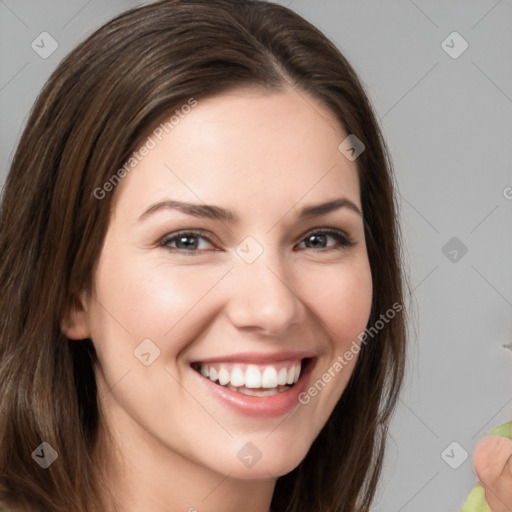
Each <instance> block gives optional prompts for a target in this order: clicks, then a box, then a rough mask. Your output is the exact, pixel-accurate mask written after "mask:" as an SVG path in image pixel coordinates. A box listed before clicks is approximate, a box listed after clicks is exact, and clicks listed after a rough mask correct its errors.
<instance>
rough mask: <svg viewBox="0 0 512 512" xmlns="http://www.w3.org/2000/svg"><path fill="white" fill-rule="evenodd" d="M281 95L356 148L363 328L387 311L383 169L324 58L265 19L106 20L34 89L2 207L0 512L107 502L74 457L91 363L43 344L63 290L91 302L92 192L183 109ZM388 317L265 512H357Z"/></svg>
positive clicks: (96, 241)
mask: <svg viewBox="0 0 512 512" xmlns="http://www.w3.org/2000/svg"><path fill="white" fill-rule="evenodd" d="M286 85H290V86H292V87H294V88H295V89H296V90H297V91H298V92H300V93H307V94H309V95H311V96H313V97H315V98H317V99H319V100H321V101H322V102H323V103H324V104H325V105H326V106H327V107H328V108H330V110H331V111H332V112H333V113H334V114H335V115H336V117H337V119H338V120H339V122H340V123H341V125H342V126H343V128H344V130H345V131H346V132H347V133H349V134H354V135H355V136H356V137H357V138H358V139H360V140H361V141H362V142H363V143H364V145H365V150H364V152H363V153H362V154H361V155H360V156H359V157H358V159H357V162H356V163H357V168H358V174H359V181H360V190H361V202H362V208H363V217H364V227H365V238H366V245H367V251H368V257H369V262H370V268H371V274H372V280H373V298H372V308H371V315H370V319H369V322H368V326H373V325H375V324H376V323H377V322H378V321H379V319H380V318H381V316H382V314H383V313H385V312H386V311H388V310H389V309H390V308H391V307H392V306H393V305H395V306H396V305H397V304H398V305H400V308H402V306H403V288H404V280H403V277H402V273H401V272H402V271H401V263H400V260H401V256H400V232H399V227H398V224H397V211H396V204H395V196H394V186H393V180H394V178H393V174H392V168H391V163H390V159H389V157H388V153H387V151H386V147H385V144H384V141H383V139H382V136H381V132H380V130H379V127H378V124H377V122H376V120H375V117H374V114H373V112H372V108H371V105H370V103H369V101H368V98H367V96H366V94H365V92H364V88H363V86H362V85H361V83H360V81H359V79H358V77H357V76H356V74H355V72H354V70H353V69H352V67H351V66H350V65H349V63H348V62H347V61H346V59H345V58H344V57H343V55H342V54H341V53H340V51H339V50H338V49H337V48H336V47H335V46H334V45H333V44H332V43H331V42H330V41H329V40H328V39H327V38H326V37H325V36H324V35H323V34H322V33H321V32H320V31H319V30H318V29H316V28H315V27H314V26H312V25H311V24H310V23H309V22H307V21H306V20H304V19H303V18H301V17H300V16H299V15H297V14H295V13H294V12H292V11H291V10H289V9H287V8H285V7H282V6H279V5H277V4H273V3H270V2H265V1H257V0H181V1H178V0H164V1H162V2H158V3H154V4H152V5H148V6H144V7H141V8H137V9H133V10H130V11H127V12H125V13H123V14H121V15H120V16H118V17H116V18H115V19H113V20H112V21H110V22H109V23H107V24H106V25H104V26H103V27H101V28H100V29H99V30H97V31H96V32H95V33H93V34H92V35H91V36H89V37H88V38H87V39H86V40H85V41H84V42H83V43H81V44H80V45H79V46H78V47H77V48H76V49H75V50H73V51H72V52H71V53H70V54H69V55H68V56H67V57H66V58H65V59H64V60H63V61H62V62H61V64H60V65H59V66H58V67H57V69H56V70H55V71H54V73H53V74H52V75H51V77H50V78H49V80H48V82H47V83H46V85H45V87H44V89H43V90H42V92H41V94H40V96H39V98H38V99H37V101H36V103H35V105H34V107H33V110H32V113H31V116H30V118H29V120H28V123H27V126H26V129H25V130H24V133H23V135H22V137H21V140H20V142H19V145H18V148H17V150H16V153H15V155H14V158H13V162H12V166H11V169H10V172H9V174H8V176H7V180H6V183H5V187H4V191H3V197H2V204H1V210H0V290H1V295H0V396H1V403H0V414H1V419H0V421H1V429H0V503H1V504H2V506H4V507H6V508H7V509H8V510H9V511H10V510H16V511H18V510H20V511H27V512H28V511H31V512H34V511H45V512H48V511H52V512H53V511H58V512H61V511H62V512H69V511H70V510H72V511H78V512H90V511H92V510H100V501H99V500H100V498H99V489H103V488H106V487H108V482H106V481H105V479H104V476H103V474H102V472H101V471H100V470H99V469H98V466H96V465H95V464H94V460H93V458H92V456H91V453H92V452H93V448H94V447H95V446H96V444H97V442H98V437H99V436H98V432H99V428H100V426H101V422H102V415H101V413H100V411H99V408H98V399H97V389H96V382H95V378H94V372H93V368H94V364H95V362H96V354H95V351H94V347H93V345H92V343H91V340H88V339H87V340H81V341H73V342H70V340H68V339H67V338H66V337H65V336H64V335H63V334H62V332H61V329H60V324H61V320H62V318H63V317H64V315H65V314H66V313H67V312H68V311H69V308H70V307H71V306H72V305H73V304H74V301H77V297H78V293H79V290H81V289H82V288H85V289H90V286H91V277H92V272H93V267H94V265H95V263H96V262H97V259H98V256H99V254H100V249H101V246H102V242H103V239H104V236H105V233H106V229H107V226H108V222H109V213H110V210H111V208H112V206H113V202H112V201H113V198H114V197H115V192H112V193H109V194H106V196H105V197H104V198H103V199H101V200H98V199H97V197H96V196H95V193H94V192H95V190H97V189H98V188H101V187H102V185H103V184H104V183H106V182H107V181H108V180H109V178H111V177H112V175H113V173H114V172H115V171H116V170H118V169H120V168H121V167H122V166H123V164H124V163H125V162H126V160H127V159H128V158H129V157H130V155H131V154H132V153H133V152H134V151H135V150H136V149H137V148H138V147H140V144H141V143H142V142H143V141H144V139H145V137H147V135H148V133H150V132H151V130H152V129H154V127H155V126H157V125H158V123H159V122H160V121H161V120H162V119H163V118H164V117H165V116H167V115H169V113H171V112H172V111H173V109H175V108H177V107H179V106H180V105H183V104H184V103H185V102H186V101H187V100H188V99H189V98H191V97H194V98H196V99H197V100H200V99H201V98H205V97H211V96H214V95H217V94H221V93H223V92H226V91H228V90H230V89H233V88H237V87H255V88H259V89H264V90H270V91H276V92H278V91H280V90H283V88H284V86H286ZM340 142H341V141H340ZM400 308H399V309H400ZM403 309H404V311H405V308H403ZM404 311H402V312H400V314H397V315H396V316H395V317H394V318H393V320H392V321H389V322H387V323H386V324H385V325H384V326H383V328H382V329H380V330H378V332H377V333H375V335H374V336H373V337H372V339H371V340H370V341H369V342H368V343H364V344H361V351H360V353H359V357H358V361H357V364H356V366H355V369H354V371H353V374H352V376H351V378H350V380H349V383H348V385H347V387H346V389H345V391H344V393H343V395H342V397H341V399H340V400H339V402H338V403H337V405H336V407H335V409H334V411H333V413H332V415H331V417H330V418H329V420H328V421H327V423H326V425H325V426H324V428H323V429H322V431H321V432H320V434H319V435H318V436H317V438H316V439H315V441H314V443H313V445H312V446H311V449H310V450H309V452H308V454H307V455H306V457H305V458H304V460H303V461H302V462H301V463H300V464H299V465H298V466H297V467H296V468H295V469H294V470H293V471H291V472H290V473H288V474H286V475H284V476H282V477H280V478H278V480H277V482H276V487H275V492H274V495H273V499H272V509H273V510H274V511H276V512H313V511H315V512H342V511H343V512H365V511H368V510H369V507H370V504H371V503H372V501H373V499H374V495H375V492H376V487H377V483H378V480H379V475H380V472H381V468H382V463H383V456H384V450H385V440H386V434H387V430H388V425H389V421H390V415H391V414H392V412H393V410H394V408H395V405H396V402H397V399H398V396H399V391H400V387H401V384H402V380H403V374H404V366H405V338H406V334H405V332H406V330H405V315H404ZM381 323H383V322H382V320H381ZM42 442H46V443H48V444H49V445H50V446H51V447H53V448H55V449H56V450H57V453H58V458H57V459H56V460H55V462H53V464H51V465H50V466H49V467H48V468H47V469H42V468H41V467H40V465H39V464H37V463H36V462H35V458H34V456H33V453H34V450H36V448H37V447H39V446H40V444H41V443H42ZM45 446H46V445H45Z"/></svg>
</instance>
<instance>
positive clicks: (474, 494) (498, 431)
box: [460, 421, 512, 512]
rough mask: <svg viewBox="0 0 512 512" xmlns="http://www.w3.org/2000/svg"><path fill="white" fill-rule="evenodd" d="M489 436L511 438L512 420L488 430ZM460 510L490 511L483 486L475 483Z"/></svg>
mask: <svg viewBox="0 0 512 512" xmlns="http://www.w3.org/2000/svg"><path fill="white" fill-rule="evenodd" d="M489 435H491V436H501V437H508V438H509V439H512V421H509V422H508V423H504V424H503V425H500V426H499V427H496V428H495V429H493V430H491V431H490V432H489ZM460 512H492V511H491V509H490V508H489V505H487V502H486V501H485V491H484V488H483V487H482V486H481V485H480V484H479V483H477V484H476V485H475V487H473V489H472V490H471V492H470V493H469V496H468V497H467V499H466V501H465V502H464V505H462V508H461V510H460Z"/></svg>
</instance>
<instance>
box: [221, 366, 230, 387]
mask: <svg viewBox="0 0 512 512" xmlns="http://www.w3.org/2000/svg"><path fill="white" fill-rule="evenodd" d="M229 377H230V375H229V372H228V371H227V370H226V368H224V366H221V367H220V370H219V384H220V385H221V386H225V385H226V384H227V383H228V382H229Z"/></svg>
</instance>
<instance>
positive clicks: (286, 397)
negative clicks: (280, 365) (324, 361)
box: [192, 359, 317, 418]
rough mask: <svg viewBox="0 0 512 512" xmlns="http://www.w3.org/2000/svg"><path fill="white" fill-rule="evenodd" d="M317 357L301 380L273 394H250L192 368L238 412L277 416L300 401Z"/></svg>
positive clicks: (213, 392)
mask: <svg viewBox="0 0 512 512" xmlns="http://www.w3.org/2000/svg"><path fill="white" fill-rule="evenodd" d="M316 361H317V360H316V359H312V360H310V361H309V363H308V365H307V366H306V368H305V369H304V372H303V373H302V374H301V376H300V378H299V380H298V381H297V382H296V383H295V384H294V385H293V386H292V387H291V388H290V389H288V390H286V391H283V392H281V393H277V394H276V395H272V396H261V397H259V396H249V395H244V394H242V393H237V392H236V391H231V390H230V389H228V388H226V387H224V386H220V385H218V384H215V383H213V382H212V381H211V380H210V379H208V378H206V377H203V376H202V375H201V374H200V373H199V372H196V371H195V370H192V372H194V374H195V375H197V377H198V378H199V380H200V382H202V385H203V386H205V387H206V389H207V390H208V391H209V392H211V393H212V394H213V396H214V397H216V399H217V400H219V401H221V402H222V403H223V404H224V405H226V406H227V407H229V408H230V409H232V410H234V411H235V412H237V413H238V414H244V415H245V416H252V417H255V418H275V417H277V416H282V415H283V414H287V413H288V412H290V411H291V410H292V409H293V408H294V407H296V406H297V405H298V404H299V403H300V402H299V395H300V394H301V393H302V392H303V391H304V390H305V389H306V387H307V384H308V380H309V376H310V375H311V372H312V371H313V368H314V367H315V365H316Z"/></svg>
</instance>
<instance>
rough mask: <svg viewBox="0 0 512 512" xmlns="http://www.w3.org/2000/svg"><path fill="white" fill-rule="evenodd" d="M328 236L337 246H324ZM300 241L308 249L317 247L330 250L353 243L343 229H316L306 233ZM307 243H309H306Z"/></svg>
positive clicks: (342, 247)
mask: <svg viewBox="0 0 512 512" xmlns="http://www.w3.org/2000/svg"><path fill="white" fill-rule="evenodd" d="M329 238H333V239H334V240H335V241H336V242H337V243H338V246H336V245H335V246H334V247H332V246H331V247H329V246H326V244H327V240H328V239H329ZM302 242H305V243H306V247H307V248H308V249H318V250H332V249H339V248H341V249H344V248H347V247H351V246H352V245H354V242H353V241H352V240H351V239H350V238H349V237H348V236H347V235H345V233H343V231H338V230H331V229H329V230H325V229H324V230H318V231H313V232H311V233H309V234H307V235H306V237H305V238H304V239H303V241H302ZM308 244H309V245H308Z"/></svg>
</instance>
